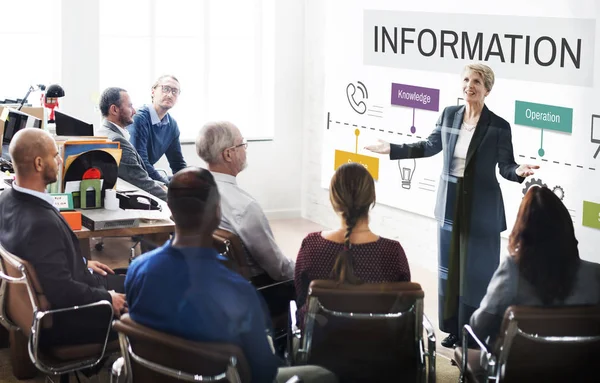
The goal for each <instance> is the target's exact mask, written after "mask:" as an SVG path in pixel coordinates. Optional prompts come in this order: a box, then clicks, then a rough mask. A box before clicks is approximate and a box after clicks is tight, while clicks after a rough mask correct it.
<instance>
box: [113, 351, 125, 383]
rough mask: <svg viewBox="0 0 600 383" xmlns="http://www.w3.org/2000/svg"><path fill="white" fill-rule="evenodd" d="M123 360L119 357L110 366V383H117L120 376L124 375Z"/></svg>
mask: <svg viewBox="0 0 600 383" xmlns="http://www.w3.org/2000/svg"><path fill="white" fill-rule="evenodd" d="M124 368H125V359H124V358H123V357H122V356H121V357H119V358H118V359H117V360H115V362H114V363H113V365H112V368H111V372H110V383H118V382H119V379H120V378H121V376H123V375H124V373H123V369H124Z"/></svg>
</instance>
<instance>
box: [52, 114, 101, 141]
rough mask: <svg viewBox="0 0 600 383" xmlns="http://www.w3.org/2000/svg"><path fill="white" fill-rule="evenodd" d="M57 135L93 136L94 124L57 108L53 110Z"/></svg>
mask: <svg viewBox="0 0 600 383" xmlns="http://www.w3.org/2000/svg"><path fill="white" fill-rule="evenodd" d="M54 121H55V122H56V135H57V136H93V135H94V125H93V124H90V123H87V122H83V121H81V120H79V119H77V118H75V117H73V116H69V115H68V114H66V113H64V112H60V111H58V110H55V111H54Z"/></svg>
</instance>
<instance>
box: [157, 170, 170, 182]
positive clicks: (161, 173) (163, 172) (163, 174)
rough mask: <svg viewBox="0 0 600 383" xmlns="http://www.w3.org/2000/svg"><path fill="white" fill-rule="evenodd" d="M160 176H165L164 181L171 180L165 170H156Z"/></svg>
mask: <svg viewBox="0 0 600 383" xmlns="http://www.w3.org/2000/svg"><path fill="white" fill-rule="evenodd" d="M154 170H156V172H157V173H158V174H160V175H161V176H163V178H164V179H167V180H168V179H169V173H168V172H167V171H166V170H165V169H163V168H154Z"/></svg>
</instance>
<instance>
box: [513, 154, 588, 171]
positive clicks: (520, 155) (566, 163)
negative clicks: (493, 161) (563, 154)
mask: <svg viewBox="0 0 600 383" xmlns="http://www.w3.org/2000/svg"><path fill="white" fill-rule="evenodd" d="M519 157H521V158H527V157H526V156H524V155H522V154H519ZM529 158H531V159H532V160H542V162H550V160H547V159H545V158H537V157H531V156H530V157H529ZM552 163H553V164H556V165H560V162H558V161H552ZM563 165H565V166H576V167H577V168H579V169H585V166H583V165H577V164H576V165H573V164H570V163H568V162H564V163H563ZM588 169H589V170H592V171H595V170H596V168H591V167H588Z"/></svg>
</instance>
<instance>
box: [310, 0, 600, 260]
mask: <svg viewBox="0 0 600 383" xmlns="http://www.w3.org/2000/svg"><path fill="white" fill-rule="evenodd" d="M353 3H354V6H355V7H356V3H360V4H368V5H365V7H366V8H373V9H383V8H380V7H378V5H381V4H382V3H383V2H382V1H378V2H375V3H370V2H366V1H365V2H362V1H354V2H350V3H345V4H344V5H343V6H341V5H338V6H337V8H338V9H339V12H337V13H336V14H335V17H337V18H343V17H344V14H343V8H344V7H352V6H353V5H352V4H353ZM461 3H462V4H464V5H465V7H464V8H463V9H462V12H463V13H468V12H469V9H470V7H468V6H467V5H469V4H471V5H474V3H475V2H469V1H466V0H465V1H462V2H461ZM560 3H561V4H562V6H563V8H562V9H561V10H560V11H558V10H557V11H556V12H555V13H560V16H559V15H555V16H557V17H569V16H570V17H575V16H574V15H577V12H576V9H565V2H560ZM538 4H540V3H539V2H538ZM544 4H545V3H544ZM405 6H406V7H408V8H411V7H412V8H415V7H416V8H419V9H418V10H420V11H429V10H428V9H427V6H426V5H422V4H421V5H416V4H412V3H411V5H408V4H406V5H404V3H402V5H400V3H398V5H395V7H394V8H397V9H398V8H399V9H402V8H403V7H405ZM477 7H478V8H479V9H477V12H479V13H482V14H483V13H487V14H490V13H492V14H493V13H495V12H497V13H498V14H506V12H509V11H510V10H508V11H507V9H506V7H504V9H503V10H502V11H501V10H498V9H497V8H494V9H492V8H491V7H490V6H487V5H483V3H480V2H477ZM482 7H487V8H488V12H484V11H482V10H481V8H482ZM326 9H327V6H326V4H325V2H323V1H320V0H306V12H305V14H306V20H305V25H306V34H305V43H304V44H305V61H304V62H305V68H304V77H305V87H304V92H305V105H304V117H305V120H304V139H303V177H302V191H303V193H302V215H303V216H304V217H306V218H308V219H310V220H312V221H315V222H317V223H320V224H323V225H325V226H329V227H334V226H337V225H338V224H339V222H338V218H337V217H336V216H335V214H334V213H333V211H332V209H331V207H330V203H329V196H328V191H327V190H325V189H323V188H322V186H321V168H322V161H321V158H322V152H323V143H324V142H323V133H324V129H325V123H326V120H327V110H325V105H326V100H325V92H324V91H325V77H326V73H325V67H326V63H325V60H326V58H325V56H326V53H327V52H325V50H326V47H325V39H324V38H323V36H324V34H325V33H326V30H327V29H326V25H328V21H329V23H331V21H330V20H328V19H327V18H328V17H330V15H329V14H328V13H327V11H326ZM411 10H414V9H411ZM563 11H564V12H563ZM457 12H458V10H457ZM561 12H562V13H561ZM331 17H333V16H331ZM588 17H591V18H593V17H594V15H589V16H588ZM596 20H597V23H598V21H600V3H598V6H596ZM309 26H310V27H309ZM357 28H359V29H360V28H362V25H357ZM596 28H597V32H596V36H598V25H597V27H596ZM350 40H351V39H350ZM596 41H598V40H596ZM340 44H348V45H349V46H350V45H351V46H354V44H358V45H360V41H359V42H358V43H357V42H355V41H340ZM596 46H598V44H597V43H596ZM598 53H600V52H596V59H597V58H598V56H599V55H598ZM358 64H360V63H358ZM348 65H352V64H351V63H348ZM595 65H600V64H599V63H596V64H595ZM597 81H598V79H596V82H597ZM332 166H333V164H332ZM431 210H432V211H433V206H431ZM579 223H580V222H579ZM371 227H372V229H373V230H374V231H375V232H377V233H378V234H380V235H382V236H385V237H389V238H393V239H397V240H398V241H400V243H401V244H402V246H403V247H404V248H405V251H406V254H407V256H408V259H409V262H410V263H411V264H415V263H416V264H419V265H421V266H423V267H426V268H428V269H430V270H436V269H437V244H436V239H437V238H436V236H437V227H436V222H435V220H434V219H431V218H428V217H425V216H421V215H417V214H413V213H409V212H407V211H403V210H399V209H395V208H391V207H388V206H382V205H378V206H376V207H375V209H374V211H373V212H372V214H371ZM593 241H594V242H597V244H598V246H600V235H598V236H596V239H593ZM588 245H589V244H588ZM598 246H596V247H595V248H596V249H597V248H598ZM506 247H507V241H506V239H504V238H503V239H502V244H501V253H502V254H506ZM587 247H588V248H589V246H587ZM598 256H600V254H598V255H593V254H592V255H590V254H587V255H585V256H583V257H584V258H586V259H590V258H594V257H595V258H594V259H593V260H595V261H596V258H598Z"/></svg>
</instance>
